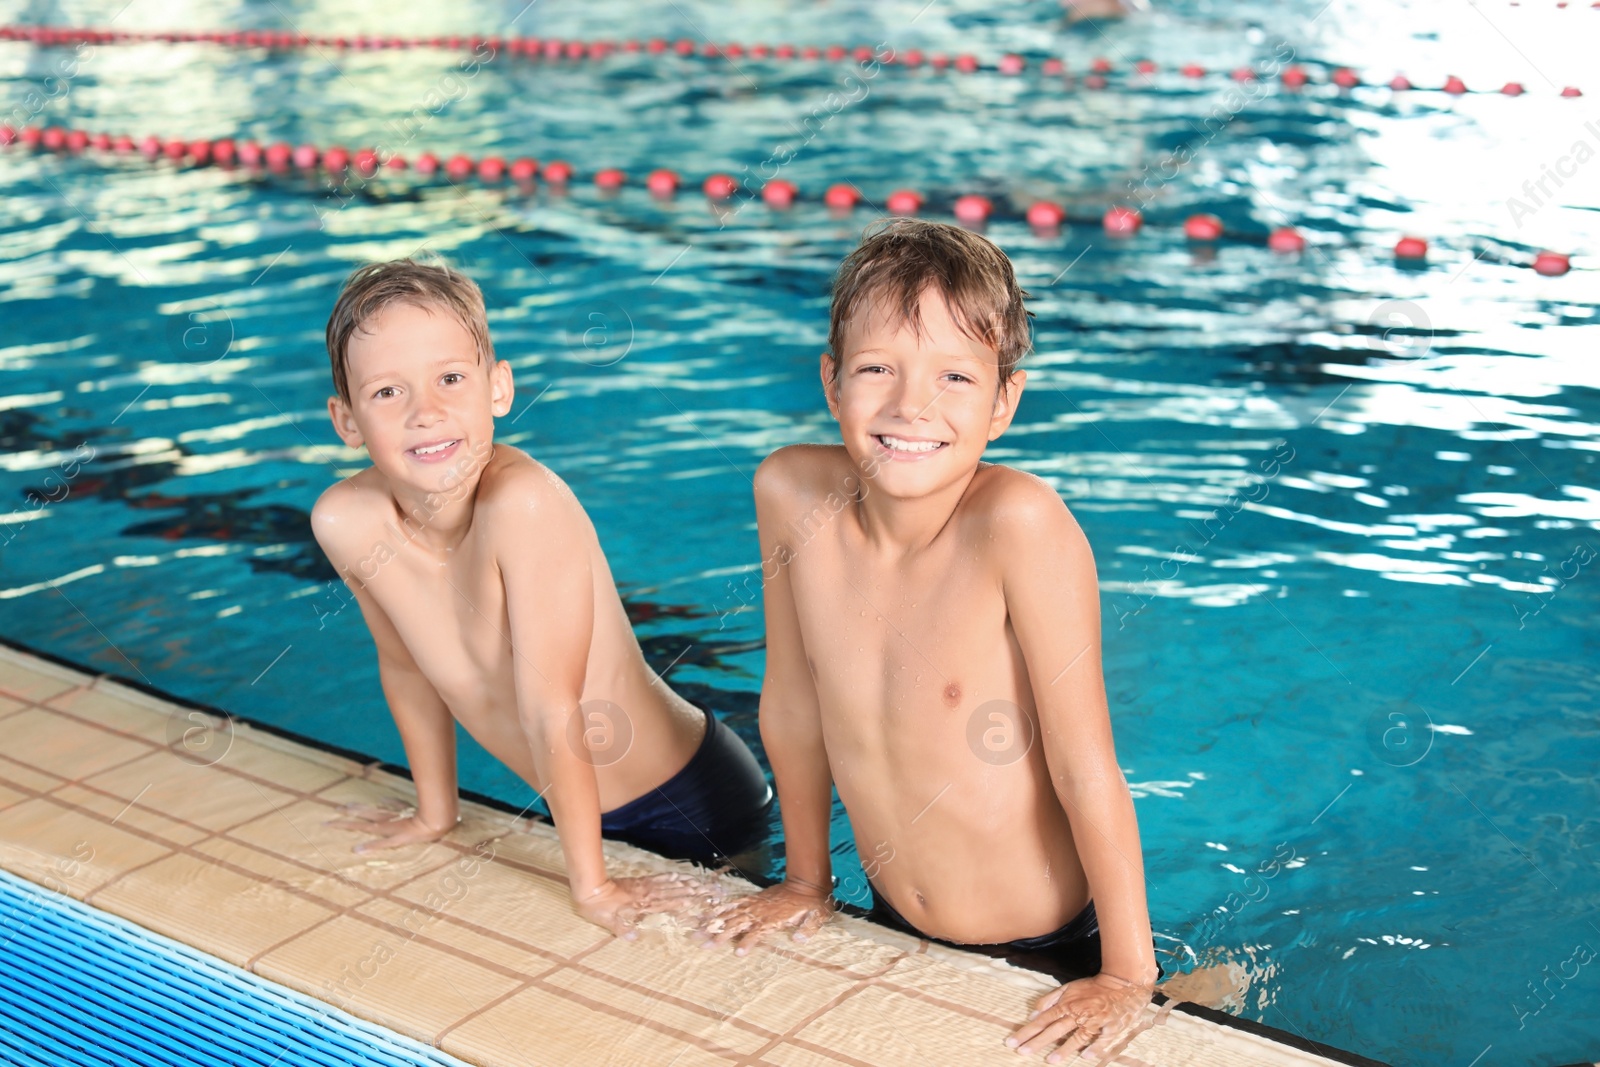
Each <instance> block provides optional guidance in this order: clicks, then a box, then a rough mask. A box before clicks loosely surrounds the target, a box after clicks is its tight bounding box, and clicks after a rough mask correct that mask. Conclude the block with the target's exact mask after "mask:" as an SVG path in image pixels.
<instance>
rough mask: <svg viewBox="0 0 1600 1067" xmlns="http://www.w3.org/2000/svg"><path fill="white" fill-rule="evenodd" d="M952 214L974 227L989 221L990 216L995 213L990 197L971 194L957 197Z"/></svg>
mask: <svg viewBox="0 0 1600 1067" xmlns="http://www.w3.org/2000/svg"><path fill="white" fill-rule="evenodd" d="M951 212H952V214H954V215H955V217H956V218H957V219H959V220H960V221H962V222H964V223H966V224H967V225H969V226H974V225H977V224H978V223H981V222H987V221H988V219H989V216H990V214H992V213H993V212H994V205H993V204H992V203H990V202H989V198H988V197H985V196H977V195H976V194H969V195H967V196H961V197H957V198H956V202H955V205H954V206H953V207H952V208H951Z"/></svg>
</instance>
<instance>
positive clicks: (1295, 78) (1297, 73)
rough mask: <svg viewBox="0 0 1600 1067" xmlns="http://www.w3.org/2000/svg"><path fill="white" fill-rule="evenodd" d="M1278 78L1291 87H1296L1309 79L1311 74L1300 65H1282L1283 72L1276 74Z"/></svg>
mask: <svg viewBox="0 0 1600 1067" xmlns="http://www.w3.org/2000/svg"><path fill="white" fill-rule="evenodd" d="M1278 80H1279V81H1281V82H1283V84H1285V85H1287V86H1288V87H1289V88H1291V89H1298V88H1300V87H1301V86H1302V85H1304V84H1306V82H1308V81H1310V80H1311V75H1309V74H1307V73H1306V68H1304V67H1301V66H1292V67H1284V68H1283V73H1282V74H1280V75H1278Z"/></svg>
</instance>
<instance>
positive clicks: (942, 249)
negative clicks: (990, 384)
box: [828, 218, 1033, 383]
mask: <svg viewBox="0 0 1600 1067" xmlns="http://www.w3.org/2000/svg"><path fill="white" fill-rule="evenodd" d="M929 288H932V289H933V290H934V291H936V292H937V293H938V294H939V295H940V296H942V297H944V301H945V306H946V307H948V308H949V309H950V317H951V318H952V319H954V320H955V323H956V326H957V327H958V328H959V329H960V330H961V332H962V333H964V334H966V335H967V336H968V337H970V338H972V339H973V340H974V341H977V342H978V343H980V344H984V345H987V346H989V347H990V348H992V349H994V352H995V355H996V362H997V365H998V370H999V372H1000V378H999V380H1000V382H1001V383H1004V382H1006V381H1008V380H1010V378H1011V375H1012V373H1013V372H1015V371H1016V369H1017V364H1018V363H1020V362H1021V361H1022V357H1023V356H1024V355H1026V354H1027V352H1028V348H1029V347H1030V345H1031V343H1032V340H1031V337H1030V332H1029V329H1028V319H1029V318H1030V317H1031V316H1032V314H1033V313H1032V312H1031V311H1029V310H1028V309H1027V308H1026V307H1024V306H1023V303H1022V302H1023V299H1024V298H1025V297H1027V295H1028V294H1027V292H1026V291H1024V290H1023V289H1022V288H1021V287H1020V286H1019V285H1017V276H1016V273H1015V272H1014V271H1013V270H1012V269H1011V261H1010V260H1008V259H1007V258H1006V254H1005V253H1004V252H1002V251H1000V249H999V248H997V247H996V246H995V244H994V242H993V241H990V240H989V239H988V238H986V237H981V236H979V235H978V234H975V233H973V232H971V231H970V230H964V229H962V228H961V227H959V226H951V225H949V224H947V223H943V222H930V221H928V220H926V219H911V218H904V219H891V220H889V222H887V223H886V224H884V225H883V226H882V227H881V228H878V229H876V230H873V229H870V228H869V229H868V231H867V234H866V236H865V237H864V238H863V239H862V242H861V246H860V247H859V248H857V249H856V250H855V251H854V252H852V253H850V255H849V256H847V257H846V258H845V261H844V263H842V264H841V265H840V267H839V274H838V277H837V278H836V279H835V280H834V283H833V312H832V316H831V319H830V321H829V324H828V354H829V355H830V356H832V357H833V373H834V376H835V377H837V376H838V373H839V361H840V360H841V359H842V358H843V355H844V334H845V329H846V328H847V327H848V326H849V325H850V324H851V322H852V320H853V319H855V318H856V317H857V316H859V315H860V314H862V313H863V312H865V311H866V310H867V309H868V308H869V307H870V306H872V305H873V304H876V305H877V307H878V308H879V309H881V311H883V312H886V313H887V314H888V315H889V317H890V323H891V325H895V326H898V325H903V324H905V323H910V324H911V329H912V330H913V331H914V332H915V334H916V335H917V336H918V337H921V336H922V315H921V312H920V310H919V305H920V303H921V300H922V294H923V293H924V292H925V291H926V290H928V289H929Z"/></svg>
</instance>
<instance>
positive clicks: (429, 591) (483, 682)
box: [367, 545, 511, 711]
mask: <svg viewBox="0 0 1600 1067" xmlns="http://www.w3.org/2000/svg"><path fill="white" fill-rule="evenodd" d="M463 549H465V550H464V551H462V550H458V554H457V558H454V559H451V560H446V561H441V560H439V559H438V557H436V556H432V555H430V554H429V553H427V552H425V551H423V550H421V549H419V548H418V547H417V546H415V545H403V546H400V547H399V548H398V549H397V551H396V552H395V554H394V557H393V558H392V559H391V560H390V561H389V562H388V563H387V564H386V565H385V566H384V567H383V568H382V569H381V570H380V571H379V573H378V574H377V575H376V576H375V577H374V578H373V579H372V580H370V581H369V582H368V583H367V587H368V589H370V590H371V591H372V594H373V597H374V599H376V600H377V601H378V604H379V606H380V607H382V608H383V610H384V613H385V614H386V615H388V616H389V619H390V621H391V622H392V623H393V624H394V626H395V629H396V630H397V631H398V632H399V634H400V638H401V641H402V642H403V643H404V644H405V646H406V650H407V651H408V652H410V653H411V657H412V659H413V660H415V661H416V664H417V667H418V668H419V669H420V670H421V671H422V673H423V675H424V677H426V678H427V679H428V681H429V682H430V683H431V684H432V685H433V686H434V688H435V689H437V690H438V692H439V694H440V696H442V697H444V699H445V701H446V702H447V703H449V704H450V705H451V707H452V708H456V709H457V710H458V711H464V710H466V709H465V708H457V705H458V703H465V704H478V703H480V702H482V701H483V700H484V699H485V697H486V695H487V687H489V686H491V684H492V681H493V680H494V679H497V678H499V677H500V676H501V675H502V674H504V672H505V671H506V669H507V668H508V666H509V663H510V656H511V643H510V638H509V625H508V620H507V615H506V595H505V586H504V582H503V580H502V579H501V576H500V570H499V568H498V566H496V565H495V564H494V562H493V560H492V559H490V558H485V557H482V556H481V554H475V553H474V552H473V551H472V550H470V549H466V546H463Z"/></svg>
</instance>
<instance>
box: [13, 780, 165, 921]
mask: <svg viewBox="0 0 1600 1067" xmlns="http://www.w3.org/2000/svg"><path fill="white" fill-rule="evenodd" d="M169 851H170V850H169V849H168V848H167V847H166V846H164V845H160V844H156V843H154V842H151V841H147V840H145V839H144V838H142V837H140V836H138V835H137V834H133V833H130V832H128V831H127V830H124V829H120V828H118V827H116V826H110V825H108V824H107V823H106V821H105V820H104V819H98V818H95V817H94V816H92V815H88V814H85V813H83V812H80V811H76V810H73V809H70V808H65V807H62V806H61V805H60V804H58V803H56V802H54V801H52V800H48V799H44V798H39V799H35V800H26V801H23V802H22V803H20V804H17V805H16V806H14V807H11V808H7V809H6V812H5V817H4V818H0V866H3V867H5V868H6V869H7V870H9V871H12V872H14V873H16V874H20V875H21V876H22V877H24V878H27V879H30V880H31V881H35V882H39V883H40V884H42V885H45V886H48V887H49V888H51V889H54V890H56V891H57V892H63V893H67V894H69V895H71V896H74V897H77V898H79V899H82V898H83V897H85V896H87V895H88V894H90V893H93V892H94V891H95V890H96V889H99V888H100V887H101V886H103V885H105V884H106V883H107V882H109V881H110V880H111V879H113V878H115V877H116V876H117V875H119V874H122V873H123V872H124V871H127V870H130V869H132V868H134V867H138V866H139V865H140V864H144V863H148V862H150V861H151V860H153V859H155V858H157V857H158V856H162V855H165V854H166V853H167V852H169Z"/></svg>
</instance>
